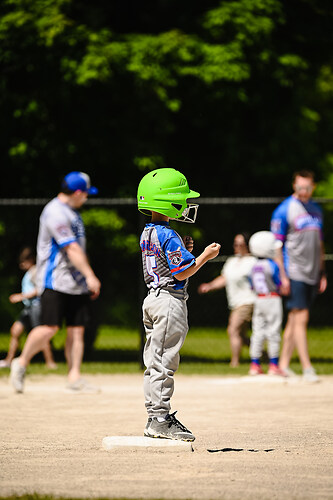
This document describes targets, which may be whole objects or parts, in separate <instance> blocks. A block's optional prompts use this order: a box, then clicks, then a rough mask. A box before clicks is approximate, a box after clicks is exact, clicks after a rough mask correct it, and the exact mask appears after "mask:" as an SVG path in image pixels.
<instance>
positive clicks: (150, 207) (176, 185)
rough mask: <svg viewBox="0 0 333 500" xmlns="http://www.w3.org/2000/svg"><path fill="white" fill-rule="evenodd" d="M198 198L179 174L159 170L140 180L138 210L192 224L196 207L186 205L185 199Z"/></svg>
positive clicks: (168, 169) (169, 169)
mask: <svg viewBox="0 0 333 500" xmlns="http://www.w3.org/2000/svg"><path fill="white" fill-rule="evenodd" d="M199 196H200V194H199V193H197V192H196V191H192V190H190V188H189V185H188V183H187V180H186V177H185V176H184V175H183V174H182V173H181V172H178V170H175V169H173V168H160V169H158V170H153V171H152V172H149V173H148V174H146V175H145V176H144V177H143V178H142V180H141V182H140V184H139V187H138V193H137V199H138V209H139V210H140V212H142V213H144V214H146V215H151V212H157V213H160V214H162V215H165V216H167V217H169V218H170V219H173V220H178V221H180V222H189V223H193V222H195V220H196V215H197V210H198V205H195V204H192V203H187V199H188V198H197V197H199Z"/></svg>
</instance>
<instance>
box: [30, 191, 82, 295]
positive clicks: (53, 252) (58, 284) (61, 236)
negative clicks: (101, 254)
mask: <svg viewBox="0 0 333 500" xmlns="http://www.w3.org/2000/svg"><path fill="white" fill-rule="evenodd" d="M73 242H77V243H78V244H79V245H80V247H81V248H82V249H83V250H85V246H86V238H85V231H84V225H83V221H82V219H81V216H80V214H79V213H78V212H77V211H76V210H74V209H72V208H71V207H69V206H68V205H67V204H66V203H62V202H61V201H60V200H59V199H58V198H54V199H53V200H51V201H50V202H49V203H48V204H47V205H46V206H45V208H44V210H43V211H42V214H41V216H40V222H39V233H38V241H37V269H38V275H37V284H38V292H39V294H41V293H42V292H43V290H44V289H45V288H49V289H51V290H56V291H58V292H63V293H68V294H73V295H81V294H83V293H88V288H87V284H86V281H85V278H84V276H83V275H82V274H81V273H80V272H79V271H78V270H77V269H76V268H75V267H74V266H73V265H72V264H71V262H70V260H69V259H68V257H67V254H66V251H65V249H64V247H66V246H67V245H69V244H70V243H73Z"/></svg>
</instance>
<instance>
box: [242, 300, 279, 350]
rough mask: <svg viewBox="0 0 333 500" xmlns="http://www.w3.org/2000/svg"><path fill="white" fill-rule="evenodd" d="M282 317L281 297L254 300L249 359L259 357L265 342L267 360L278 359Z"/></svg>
mask: <svg viewBox="0 0 333 500" xmlns="http://www.w3.org/2000/svg"><path fill="white" fill-rule="evenodd" d="M282 316H283V310H282V299H281V297H276V296H273V297H271V296H267V297H257V298H256V300H255V303H254V309H253V316H252V335H251V342H250V356H251V358H260V357H261V355H262V351H263V345H264V342H265V340H267V352H268V356H269V358H278V357H279V353H280V342H281V326H282Z"/></svg>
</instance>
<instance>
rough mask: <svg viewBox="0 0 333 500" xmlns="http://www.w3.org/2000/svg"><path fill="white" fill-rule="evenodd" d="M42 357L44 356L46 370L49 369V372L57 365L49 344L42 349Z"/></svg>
mask: <svg viewBox="0 0 333 500" xmlns="http://www.w3.org/2000/svg"><path fill="white" fill-rule="evenodd" d="M43 355H44V359H45V363H46V366H47V367H48V368H50V369H51V370H54V369H56V368H57V363H56V362H55V361H54V358H53V353H52V349H51V344H50V342H47V343H46V345H45V347H44V349H43Z"/></svg>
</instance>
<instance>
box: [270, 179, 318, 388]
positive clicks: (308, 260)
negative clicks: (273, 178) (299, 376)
mask: <svg viewBox="0 0 333 500" xmlns="http://www.w3.org/2000/svg"><path fill="white" fill-rule="evenodd" d="M292 186H293V191H294V192H293V194H292V195H291V196H289V197H288V198H286V199H285V200H284V201H283V202H282V203H281V204H280V205H279V206H278V207H277V208H276V209H275V210H274V212H273V215H272V219H271V231H272V232H273V233H274V234H275V238H276V239H278V240H280V241H281V242H282V244H283V247H282V250H281V249H280V250H279V251H278V255H277V262H278V264H279V267H280V273H281V281H282V286H281V292H282V294H284V295H287V296H288V297H287V300H286V307H287V309H288V319H287V323H286V327H285V331H284V336H283V344H282V352H281V356H280V364H279V366H280V368H281V370H282V371H283V372H284V373H285V375H293V372H292V370H290V368H289V364H290V360H291V357H292V354H293V351H294V349H295V347H296V349H297V351H298V355H299V359H300V362H301V365H302V370H303V378H304V380H305V381H308V382H317V381H318V380H319V379H318V376H317V374H316V372H315V369H314V368H313V366H312V364H311V361H310V356H309V350H308V342H307V326H308V322H309V310H310V307H311V305H312V303H313V301H314V299H315V297H316V295H317V294H318V293H323V292H324V291H325V290H326V287H327V278H326V273H325V250H324V238H323V214H322V210H321V207H320V206H319V205H318V204H317V203H315V202H314V201H313V200H312V193H313V191H314V189H315V183H314V174H313V172H311V171H308V170H302V171H299V172H295V173H294V175H293V181H292Z"/></svg>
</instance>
